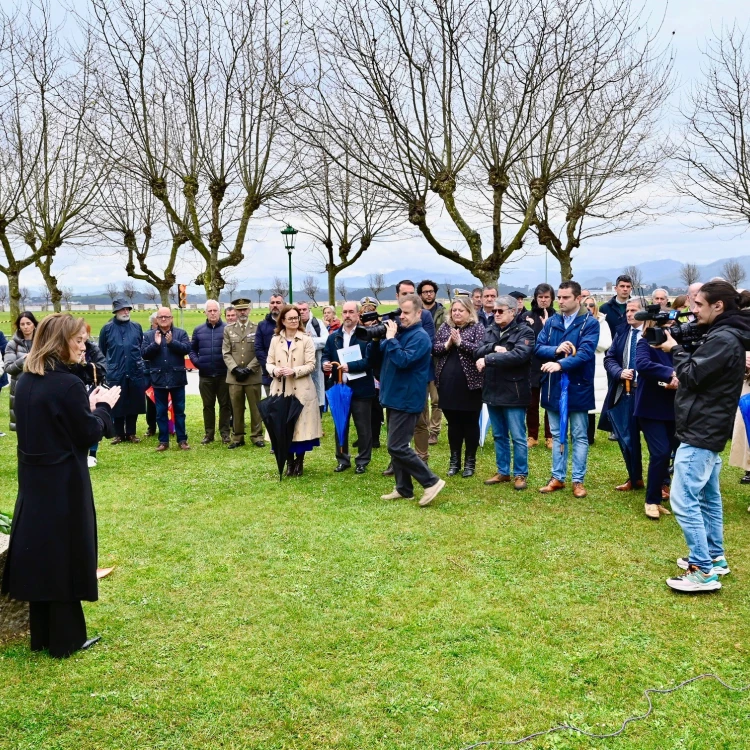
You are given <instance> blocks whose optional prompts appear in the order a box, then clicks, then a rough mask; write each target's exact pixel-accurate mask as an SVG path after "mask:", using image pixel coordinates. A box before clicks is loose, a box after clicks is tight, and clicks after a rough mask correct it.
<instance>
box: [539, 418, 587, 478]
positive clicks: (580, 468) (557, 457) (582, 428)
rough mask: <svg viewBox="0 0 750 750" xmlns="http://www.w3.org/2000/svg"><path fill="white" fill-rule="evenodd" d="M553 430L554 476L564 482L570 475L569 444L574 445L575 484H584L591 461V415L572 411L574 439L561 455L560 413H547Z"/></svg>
mask: <svg viewBox="0 0 750 750" xmlns="http://www.w3.org/2000/svg"><path fill="white" fill-rule="evenodd" d="M547 414H549V426H550V429H551V430H552V476H553V477H554V478H555V479H557V480H558V481H560V482H564V481H565V478H566V477H567V475H568V443H570V442H572V443H573V482H574V483H579V482H580V483H583V480H584V479H585V478H586V464H587V462H588V459H589V436H588V427H589V415H588V412H585V411H572V412H570V413H569V414H568V425H570V432H571V435H572V438H571V439H570V440H568V441H567V442H566V443H565V451H564V452H563V453H560V412H559V411H552V410H551V409H549V410H548V411H547Z"/></svg>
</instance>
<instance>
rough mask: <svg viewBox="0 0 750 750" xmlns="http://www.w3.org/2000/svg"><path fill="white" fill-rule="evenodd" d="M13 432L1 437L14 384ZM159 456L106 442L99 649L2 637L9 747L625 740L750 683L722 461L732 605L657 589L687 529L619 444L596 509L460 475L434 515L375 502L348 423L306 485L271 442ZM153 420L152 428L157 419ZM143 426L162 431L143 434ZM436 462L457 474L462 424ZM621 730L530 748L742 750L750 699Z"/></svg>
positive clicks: (744, 558) (194, 433) (593, 502)
mask: <svg viewBox="0 0 750 750" xmlns="http://www.w3.org/2000/svg"><path fill="white" fill-rule="evenodd" d="M3 396H4V398H2V407H0V420H2V424H3V425H6V424H7V408H8V407H7V391H6V392H5V393H4V394H3ZM188 407H189V414H188V429H189V433H190V437H191V442H192V444H193V450H192V451H191V452H190V453H188V454H185V453H181V452H179V451H177V450H171V451H169V452H168V453H166V454H156V453H155V452H154V450H153V449H154V447H155V446H156V442H155V439H151V440H146V441H144V442H143V443H141V444H140V445H138V446H132V445H122V446H118V447H111V446H109V445H108V444H105V445H104V446H103V447H102V449H101V451H100V462H99V466H98V467H97V468H96V469H94V470H93V472H92V475H93V482H94V494H95V497H96V502H97V511H98V518H99V549H100V564H101V565H103V566H104V565H116V566H117V569H116V571H115V572H114V574H113V575H112V576H111V577H110V578H108V579H106V580H105V581H103V582H102V584H101V586H100V600H99V602H98V603H95V604H87V605H86V606H85V609H86V615H87V619H88V626H89V632H90V633H91V634H95V633H98V634H101V635H102V636H103V641H102V642H101V643H100V644H99V645H97V646H96V647H95V648H94V649H92V650H91V651H90V652H87V653H84V654H77V655H75V656H73V657H72V658H71V659H69V660H67V661H63V662H58V661H54V660H52V659H50V658H48V657H46V656H44V655H40V654H31V653H30V652H29V650H28V645H27V643H26V642H14V643H8V644H4V645H2V646H0V747H2V748H14V749H16V748H17V749H19V750H20V749H21V748H24V749H27V748H28V749H31V748H34V749H37V748H44V750H53V749H55V750H56V749H58V748H60V749H62V748H66V749H75V750H91V749H93V748H127V749H132V748H160V749H167V748H168V749H170V750H171V749H175V750H177V749H178V748H179V749H182V748H231V749H239V748H259V749H260V748H262V749H263V750H275V749H279V750H281V749H282V748H284V749H288V750H291V749H293V748H294V749H307V748H316V749H317V748H320V749H323V748H337V749H341V750H344V749H346V750H355V749H356V750H360V749H369V748H389V749H390V748H394V749H395V748H409V749H414V750H416V749H420V750H421V749H423V748H435V749H438V748H439V749H441V750H442V749H445V750H448V749H451V750H453V749H456V750H459V749H460V748H462V747H465V746H467V745H469V744H471V743H473V742H477V741H480V740H485V739H496V740H500V739H503V740H509V739H515V738H517V737H520V736H523V735H526V734H528V733H530V732H533V731H537V730H542V729H546V728H548V727H549V726H552V725H554V724H556V723H559V722H563V721H570V722H573V723H577V724H579V725H582V726H584V727H588V728H590V729H592V730H594V731H605V730H611V729H613V728H615V727H616V726H619V723H620V722H621V721H622V720H623V719H624V718H625V717H627V716H630V715H631V714H636V713H641V712H642V711H643V710H644V709H645V703H644V701H643V699H642V697H641V692H642V690H643V689H644V688H646V687H669V686H672V685H674V684H676V683H677V682H680V681H682V680H683V679H685V678H688V677H691V676H693V675H696V674H699V673H701V672H707V671H713V672H717V673H718V674H719V675H720V676H722V677H723V678H724V679H725V680H727V681H729V682H731V683H733V684H742V683H746V682H750V661H749V659H748V655H749V653H750V639H749V638H748V634H749V633H750V555H749V554H748V553H749V552H750V516H749V515H748V513H747V510H746V508H747V505H748V502H750V501H749V499H748V493H747V492H746V490H745V489H744V488H741V487H740V485H739V484H738V483H737V480H738V478H739V476H740V472H739V470H737V469H730V468H725V469H724V473H723V484H724V490H725V514H726V516H725V521H726V537H727V550H728V552H727V555H728V559H729V562H730V565H731V567H732V574H731V575H730V576H728V577H727V579H725V581H724V588H723V589H722V591H721V592H719V593H717V594H715V595H705V596H703V597H690V596H680V595H677V594H674V593H672V592H670V591H669V590H668V589H667V587H666V586H665V584H664V579H665V578H666V577H668V576H669V575H673V574H675V573H676V572H677V568H676V566H675V564H674V559H675V558H676V557H678V556H680V555H682V554H684V552H685V547H684V543H683V540H682V534H681V532H680V530H679V527H678V526H677V524H676V522H675V521H674V519H673V518H666V519H662V520H661V521H659V522H653V521H649V520H648V519H646V518H645V516H644V515H643V494H642V493H629V494H627V495H623V494H619V493H616V492H614V491H613V490H612V487H613V486H614V485H615V484H616V483H618V482H620V481H622V480H623V479H624V475H623V472H622V469H621V460H620V457H619V452H618V450H617V447H616V445H614V444H612V443H609V442H607V440H606V436H601V433H600V437H599V439H598V440H597V443H596V446H595V447H594V449H593V451H592V454H591V456H590V471H589V477H588V482H587V487H588V489H589V492H590V496H589V498H588V500H586V501H585V502H580V501H574V500H573V498H572V496H571V494H570V493H569V492H568V491H565V492H561V493H557V494H555V495H554V496H551V497H547V496H543V495H540V494H538V493H537V492H536V491H535V489H536V487H538V486H541V484H542V483H543V482H544V480H546V479H547V476H548V473H549V465H550V455H549V452H548V451H546V450H545V449H544V448H536V449H534V450H533V451H531V467H532V472H531V488H532V489H530V490H529V491H526V492H514V491H513V489H512V488H509V487H508V486H504V487H503V488H502V489H498V488H496V487H495V488H488V487H485V486H484V485H483V484H482V482H481V480H482V479H483V478H485V477H487V476H489V475H490V474H491V473H493V471H494V465H493V458H492V452H491V447H489V446H488V448H486V449H485V450H484V452H483V453H482V454H481V456H480V458H479V474H478V476H477V477H475V478H474V479H470V480H464V479H462V478H460V477H457V478H453V479H451V480H450V481H449V482H448V487H447V488H446V489H445V490H444V491H443V493H442V494H441V495H440V496H439V498H438V500H437V501H436V503H435V506H434V507H430V508H427V509H419V508H418V507H417V506H416V503H415V502H406V501H398V502H383V501H381V500H380V499H379V495H380V494H382V493H384V492H387V491H390V489H391V488H392V483H391V482H390V481H389V480H387V479H385V478H383V477H381V475H380V471H381V470H382V469H383V468H385V465H386V463H387V455H386V452H385V449H380V450H378V451H376V452H375V458H374V460H373V463H372V465H371V468H370V471H368V473H367V474H365V475H363V476H355V475H354V473H353V472H346V473H344V474H343V475H338V474H333V473H332V469H333V467H334V465H335V461H334V457H333V439H332V426H331V422H330V420H329V419H328V418H326V422H325V429H326V433H327V437H326V438H325V439H324V445H323V447H322V448H320V449H317V450H316V451H315V452H314V454H313V457H312V458H311V459H310V460H308V462H307V464H306V467H305V476H304V477H303V478H302V479H296V480H286V479H285V480H284V481H283V482H281V483H279V481H278V478H277V475H276V472H275V465H274V462H273V459H272V457H271V456H270V455H269V454H268V451H267V450H260V449H257V448H253V447H249V448H246V449H243V450H237V451H231V452H227V451H226V450H225V449H224V447H223V446H222V445H221V444H216V443H214V444H213V445H210V446H207V447H202V446H200V445H199V441H200V437H201V436H202V431H201V417H200V404H199V400H198V398H197V397H190V398H189V400H188ZM140 421H141V422H142V420H140ZM139 426H140V431H141V433H142V432H143V430H144V429H145V425H144V424H140V425H139ZM432 464H433V465H434V466H435V467H436V468H437V470H438V471H439V472H440V473H442V474H443V475H444V472H445V468H446V466H447V446H446V435H445V433H443V435H441V438H440V445H439V446H438V447H437V449H433V459H432ZM0 471H2V480H3V481H2V488H3V489H2V494H1V496H0V510H3V509H5V510H8V509H9V508H11V507H12V503H13V498H14V495H15V484H16V462H15V437H14V436H12V435H9V436H7V437H5V438H1V439H0ZM654 700H655V714H654V715H653V716H652V717H651V718H650V719H649V720H648V721H647V722H643V723H638V724H635V725H631V726H630V727H629V728H628V729H627V731H626V733H625V735H624V736H623V737H620V738H618V739H612V740H604V741H596V740H587V739H584V738H581V737H578V736H575V735H570V734H558V735H552V736H550V737H547V738H543V739H540V740H537V741H536V742H532V743H528V744H527V745H525V747H536V748H589V747H590V748H602V747H606V748H638V749H639V750H641V749H643V750H649V749H654V750H657V749H658V750H669V749H671V748H695V750H706V749H707V748H710V749H711V750H715V749H717V748H744V747H747V746H748V739H747V738H748V737H750V693H744V694H737V693H730V692H727V691H725V690H724V689H723V688H721V687H720V686H718V685H717V684H716V683H708V682H700V683H696V684H693V685H691V686H689V687H688V688H686V689H685V690H684V691H681V692H680V693H677V694H675V695H672V696H669V697H659V696H657V697H656V698H655V699H654Z"/></svg>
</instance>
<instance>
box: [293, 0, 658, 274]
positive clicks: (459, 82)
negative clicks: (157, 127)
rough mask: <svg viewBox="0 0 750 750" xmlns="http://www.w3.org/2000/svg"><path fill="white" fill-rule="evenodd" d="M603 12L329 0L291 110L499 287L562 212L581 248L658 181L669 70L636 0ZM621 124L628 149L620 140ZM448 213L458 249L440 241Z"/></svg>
mask: <svg viewBox="0 0 750 750" xmlns="http://www.w3.org/2000/svg"><path fill="white" fill-rule="evenodd" d="M600 6H601V4H594V3H588V2H583V0H562V1H561V0H526V1H523V0H522V1H520V2H511V1H510V0H494V1H492V2H488V3H485V4H480V3H473V2H471V1H470V0H457V1H456V2H452V3H449V4H445V3H442V2H439V1H438V0H339V1H338V2H334V3H333V4H332V5H327V6H326V8H325V10H324V11H323V12H322V13H321V15H320V17H317V18H316V19H315V21H314V23H311V26H312V27H313V28H314V33H313V34H312V40H311V44H313V45H314V48H315V51H316V54H317V57H318V59H317V61H316V64H315V65H310V66H306V67H305V69H304V72H305V73H306V74H307V75H308V78H307V80H306V86H305V87H304V88H303V89H302V92H303V93H302V94H301V95H300V97H299V98H298V100H295V102H294V104H295V114H298V115H299V116H298V118H297V124H298V127H299V129H300V131H301V132H302V134H303V137H304V139H305V140H306V141H307V142H313V143H315V144H316V145H317V146H318V147H319V148H322V149H323V150H324V151H325V152H326V154H327V155H328V157H329V158H331V159H333V160H334V161H336V163H337V164H339V166H341V167H342V168H344V169H346V170H347V171H349V172H351V173H355V174H356V171H355V170H354V169H353V168H352V166H350V165H347V163H346V158H347V156H348V157H349V158H350V159H352V160H355V161H356V162H357V164H358V169H359V170H360V171H361V173H362V174H363V175H365V176H366V178H367V179H368V180H369V181H370V182H371V183H372V184H373V185H375V186H377V187H378V188H379V189H382V190H384V191H385V192H387V194H388V195H389V198H390V200H391V201H393V203H394V204H395V205H397V206H398V207H399V209H400V211H401V213H402V215H403V216H404V217H408V220H409V222H411V224H413V225H414V226H415V227H416V228H417V229H419V231H420V232H421V233H422V235H423V236H424V238H425V239H426V240H427V242H428V243H429V244H430V246H431V247H433V248H434V249H435V251H436V252H437V253H438V254H439V255H441V256H443V257H445V258H448V259H449V260H452V261H453V262H455V263H457V264H458V265H460V266H461V267H463V268H464V269H466V270H468V271H469V272H470V273H471V274H472V275H474V276H476V277H477V278H479V279H480V280H481V281H482V282H483V283H486V284H487V283H492V284H495V283H496V282H497V279H498V275H499V272H500V269H501V268H502V266H503V265H504V264H505V263H506V262H508V261H509V259H510V258H511V257H512V256H513V255H514V254H516V253H519V252H523V251H524V238H525V236H526V234H527V232H529V230H530V229H532V228H537V229H541V228H544V229H545V232H542V235H541V236H540V237H538V239H539V241H543V244H545V245H547V244H551V245H552V246H553V247H554V246H555V242H554V241H553V240H552V237H555V236H556V234H555V233H554V232H553V231H552V229H551V228H550V226H549V225H550V222H551V217H552V215H553V213H554V212H555V211H557V212H558V213H559V212H560V211H562V213H563V215H565V214H566V213H571V216H570V218H569V219H567V220H566V228H565V231H566V232H568V231H572V232H573V242H575V241H578V242H580V224H581V221H582V217H583V216H586V215H589V216H591V217H593V218H595V219H597V220H598V223H599V225H600V227H601V226H603V225H606V226H607V227H610V228H611V227H612V226H614V225H618V226H619V224H620V220H619V219H618V220H617V221H615V217H620V216H621V215H622V214H623V213H625V214H626V215H627V214H628V213H630V214H634V213H635V211H636V208H639V207H641V204H640V203H639V202H637V201H636V202H635V204H634V205H631V206H630V207H629V208H628V209H626V210H625V211H624V212H623V211H621V210H620V209H617V208H616V204H617V203H618V201H619V200H620V199H621V198H622V197H623V196H632V195H633V194H634V193H635V191H636V190H637V189H638V188H640V187H641V185H642V183H643V182H644V180H646V179H647V178H648V176H649V175H650V174H651V173H652V171H653V168H654V167H653V162H654V161H655V160H656V153H657V150H656V148H655V147H654V145H653V141H652V140H649V138H652V137H653V136H654V134H653V132H651V131H650V130H649V124H650V123H652V122H653V120H654V118H655V115H656V112H657V110H658V107H659V106H660V105H661V103H662V102H663V99H664V97H665V96H666V93H668V84H667V79H668V67H669V66H668V62H665V61H664V60H663V59H662V58H660V57H658V56H657V55H655V54H654V53H653V51H652V46H653V40H652V38H651V37H650V36H649V35H648V34H646V35H644V34H642V33H640V34H639V29H638V23H639V21H638V19H637V18H636V14H633V13H631V12H630V2H629V0H613V2H611V3H607V4H605V5H604V7H600ZM620 89H622V90H620ZM639 91H642V92H643V93H641V94H640V98H638V97H639ZM608 108H609V109H610V110H611V114H610V119H609V121H608V123H607V122H605V120H606V117H607V116H606V114H605V112H606V111H607V109H608ZM629 108H630V112H628V110H629ZM628 114H629V116H630V119H628ZM620 126H622V127H623V128H626V129H629V130H631V131H633V135H632V137H630V139H628V136H627V133H625V134H622V138H621V139H620V142H617V139H616V138H615V137H614V135H613V133H611V132H610V130H612V131H614V130H615V129H616V128H617V127H620ZM605 135H607V136H609V137H608V138H604V136H605ZM626 171H627V172H628V174H627V175H626V174H625V172H626ZM629 172H634V174H632V175H631V174H629ZM621 173H622V174H621ZM561 203H562V204H563V205H560V204H561ZM566 203H567V204H569V208H568V209H566V208H565V205H564V204H566ZM441 213H442V214H444V215H445V216H446V217H447V218H448V219H449V221H450V222H451V223H452V225H453V226H452V229H454V230H455V231H456V232H457V233H458V236H459V238H460V244H459V243H456V242H454V241H452V240H449V239H448V238H447V235H446V237H445V239H441V237H440V236H438V232H439V230H438V228H437V216H438V214H441ZM573 215H575V217H576V218H575V221H574V222H573V223H572V224H571V221H573ZM485 216H489V217H491V220H490V226H489V227H488V228H487V230H486V231H485V232H484V234H483V232H482V231H480V227H481V223H482V222H483V220H484V217H485ZM628 223H629V222H628V220H625V224H628ZM600 231H601V230H600ZM487 243H489V246H487ZM457 244H458V247H456V245H457ZM563 250H564V247H563V248H561V249H560V250H559V251H558V254H562V252H563Z"/></svg>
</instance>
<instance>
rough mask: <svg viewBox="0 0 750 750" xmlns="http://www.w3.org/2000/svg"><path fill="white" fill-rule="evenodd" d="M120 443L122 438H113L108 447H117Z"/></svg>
mask: <svg viewBox="0 0 750 750" xmlns="http://www.w3.org/2000/svg"><path fill="white" fill-rule="evenodd" d="M121 442H122V438H121V437H116V438H115V439H114V440H113V441H112V442H111V443H110V445H119V444H120V443H121Z"/></svg>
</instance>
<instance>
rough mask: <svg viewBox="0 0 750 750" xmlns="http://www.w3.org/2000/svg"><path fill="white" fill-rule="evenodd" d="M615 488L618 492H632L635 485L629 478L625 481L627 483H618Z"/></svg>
mask: <svg viewBox="0 0 750 750" xmlns="http://www.w3.org/2000/svg"><path fill="white" fill-rule="evenodd" d="M615 489H616V490H617V491H618V492H630V490H632V489H633V485H632V484H631V483H630V480H629V479H628V481H627V482H625V484H618V485H617V487H615Z"/></svg>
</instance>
